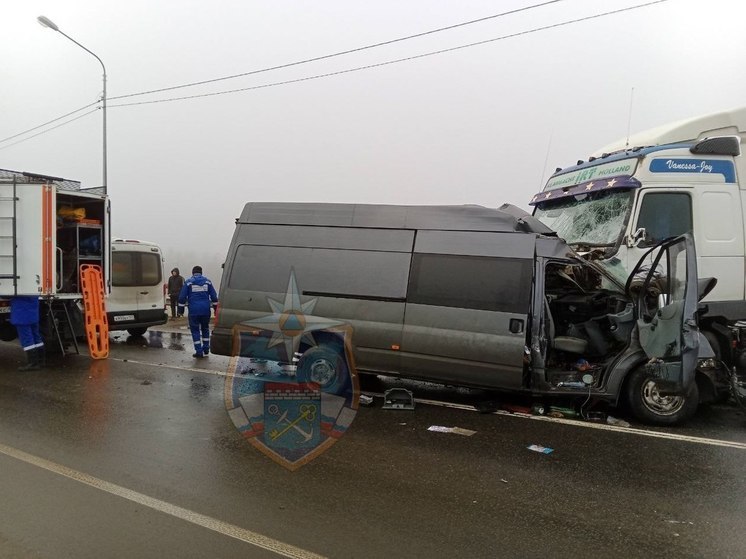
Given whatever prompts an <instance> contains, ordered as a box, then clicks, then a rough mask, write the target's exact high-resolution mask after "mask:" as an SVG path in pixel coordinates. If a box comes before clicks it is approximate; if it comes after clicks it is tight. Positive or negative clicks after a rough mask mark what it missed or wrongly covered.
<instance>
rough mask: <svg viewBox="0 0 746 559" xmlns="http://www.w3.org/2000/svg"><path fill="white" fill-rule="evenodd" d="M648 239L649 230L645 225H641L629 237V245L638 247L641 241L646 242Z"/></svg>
mask: <svg viewBox="0 0 746 559" xmlns="http://www.w3.org/2000/svg"><path fill="white" fill-rule="evenodd" d="M647 240H648V232H647V231H646V230H645V228H644V227H640V228H639V229H638V230H637V231H635V232H634V233H632V235H630V236H628V237H627V246H628V247H629V248H633V247H638V246H640V243H644V242H645V241H647Z"/></svg>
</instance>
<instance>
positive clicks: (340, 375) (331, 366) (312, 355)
mask: <svg viewBox="0 0 746 559" xmlns="http://www.w3.org/2000/svg"><path fill="white" fill-rule="evenodd" d="M297 378H298V382H313V383H315V384H318V385H319V387H320V388H321V389H322V390H323V391H324V392H333V391H334V388H335V387H336V386H337V384H338V383H340V381H343V380H344V378H346V365H345V362H344V359H343V356H342V355H340V353H339V352H338V351H335V350H334V349H332V348H330V347H328V346H316V347H312V348H310V349H309V350H307V351H306V352H305V353H304V354H303V356H302V357H301V358H300V361H298V372H297Z"/></svg>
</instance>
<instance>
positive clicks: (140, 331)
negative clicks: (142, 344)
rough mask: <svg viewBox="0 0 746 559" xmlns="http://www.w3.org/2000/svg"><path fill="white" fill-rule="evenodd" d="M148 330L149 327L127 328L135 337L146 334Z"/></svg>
mask: <svg viewBox="0 0 746 559" xmlns="http://www.w3.org/2000/svg"><path fill="white" fill-rule="evenodd" d="M147 331H148V329H147V328H127V332H129V335H130V336H134V337H135V338H136V337H138V336H142V335H144V334H145V332H147Z"/></svg>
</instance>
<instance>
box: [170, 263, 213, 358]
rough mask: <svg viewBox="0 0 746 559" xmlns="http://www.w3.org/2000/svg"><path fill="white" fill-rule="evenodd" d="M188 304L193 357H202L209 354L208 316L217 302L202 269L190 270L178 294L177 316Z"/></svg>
mask: <svg viewBox="0 0 746 559" xmlns="http://www.w3.org/2000/svg"><path fill="white" fill-rule="evenodd" d="M187 302H188V303H189V329H190V330H191V331H192V341H193V342H194V355H192V357H197V358H200V357H204V356H205V355H208V354H209V353H210V314H211V313H212V306H213V305H214V304H215V303H217V302H218V294H217V292H216V291H215V288H214V287H213V286H212V282H211V281H210V280H209V279H207V278H206V277H205V276H203V275H202V267H201V266H195V267H194V268H192V277H191V278H189V279H188V280H186V282H185V283H184V287H182V288H181V293H179V314H180V315H182V314H184V305H185V304H186V303H187Z"/></svg>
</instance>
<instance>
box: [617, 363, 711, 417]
mask: <svg viewBox="0 0 746 559" xmlns="http://www.w3.org/2000/svg"><path fill="white" fill-rule="evenodd" d="M626 396H627V404H628V405H629V408H630V411H631V412H632V414H633V415H634V416H635V417H636V418H637V419H639V420H640V421H642V422H643V423H649V424H653V425H675V424H677V423H681V422H682V421H684V420H686V419H688V418H689V417H691V416H692V415H694V412H696V411H697V406H698V405H699V390H698V389H697V383H696V382H692V383H691V384H690V386H689V389H688V390H687V392H686V394H677V395H667V394H663V393H661V390H660V385H659V383H658V382H657V381H656V379H655V377H653V376H652V375H651V374H650V373H649V372H648V371H647V370H646V369H645V367H639V368H637V369H636V370H635V371H634V372H633V373H632V374H631V375H630V377H629V379H628V381H627V384H626Z"/></svg>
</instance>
